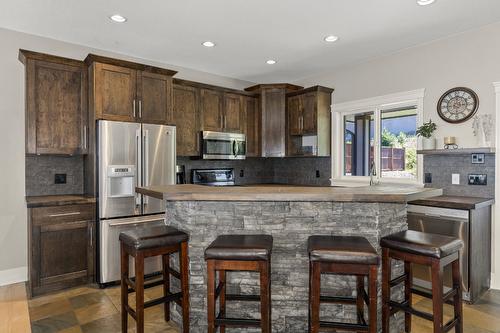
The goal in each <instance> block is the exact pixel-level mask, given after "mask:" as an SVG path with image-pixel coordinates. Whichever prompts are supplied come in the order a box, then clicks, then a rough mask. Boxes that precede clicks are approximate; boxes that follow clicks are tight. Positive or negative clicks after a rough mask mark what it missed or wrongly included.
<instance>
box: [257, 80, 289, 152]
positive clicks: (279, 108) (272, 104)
mask: <svg viewBox="0 0 500 333" xmlns="http://www.w3.org/2000/svg"><path fill="white" fill-rule="evenodd" d="M285 93H286V92H285V89H268V90H266V91H264V92H263V94H262V96H263V97H262V98H263V102H262V104H263V105H262V108H263V111H262V112H264V113H263V116H262V132H263V134H262V140H263V144H262V149H263V151H262V155H263V156H264V157H283V156H285V135H286V129H285V124H286V122H285V116H286V115H285V107H286V96H285Z"/></svg>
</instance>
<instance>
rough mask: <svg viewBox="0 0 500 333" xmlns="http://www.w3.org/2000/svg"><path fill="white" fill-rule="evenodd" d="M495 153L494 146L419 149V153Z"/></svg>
mask: <svg viewBox="0 0 500 333" xmlns="http://www.w3.org/2000/svg"><path fill="white" fill-rule="evenodd" d="M494 153H495V148H494V147H481V148H458V149H426V150H417V154H421V155H468V154H494Z"/></svg>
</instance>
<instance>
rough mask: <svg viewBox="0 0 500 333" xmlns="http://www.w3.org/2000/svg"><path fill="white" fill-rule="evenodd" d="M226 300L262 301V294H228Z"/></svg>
mask: <svg viewBox="0 0 500 333" xmlns="http://www.w3.org/2000/svg"><path fill="white" fill-rule="evenodd" d="M226 301H246V302H260V295H238V294H226Z"/></svg>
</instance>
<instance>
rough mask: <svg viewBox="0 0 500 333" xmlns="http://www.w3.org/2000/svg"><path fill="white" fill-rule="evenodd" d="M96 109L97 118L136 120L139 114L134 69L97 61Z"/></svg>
mask: <svg viewBox="0 0 500 333" xmlns="http://www.w3.org/2000/svg"><path fill="white" fill-rule="evenodd" d="M94 66H95V73H94V85H95V86H94V99H95V101H94V110H95V114H96V118H97V119H107V120H116V121H135V120H136V115H137V100H136V98H137V96H136V90H137V87H136V81H137V79H136V76H137V72H136V70H134V69H130V68H125V67H119V66H114V65H109V64H101V63H95V64H94Z"/></svg>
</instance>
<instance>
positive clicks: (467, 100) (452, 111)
mask: <svg viewBox="0 0 500 333" xmlns="http://www.w3.org/2000/svg"><path fill="white" fill-rule="evenodd" d="M478 107H479V98H478V97H477V94H476V93H475V92H474V91H472V90H471V89H469V88H464V87H458V88H453V89H450V90H448V91H447V92H445V93H444V94H443V96H441V98H440V99H439V102H438V104H437V111H438V114H439V116H440V117H441V118H442V119H443V120H445V121H447V122H449V123H454V124H456V123H462V122H464V121H466V120H467V119H469V118H470V117H472V116H473V115H474V113H476V111H477V108H478Z"/></svg>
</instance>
